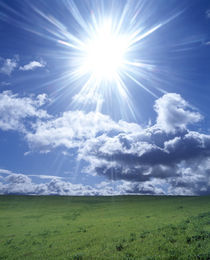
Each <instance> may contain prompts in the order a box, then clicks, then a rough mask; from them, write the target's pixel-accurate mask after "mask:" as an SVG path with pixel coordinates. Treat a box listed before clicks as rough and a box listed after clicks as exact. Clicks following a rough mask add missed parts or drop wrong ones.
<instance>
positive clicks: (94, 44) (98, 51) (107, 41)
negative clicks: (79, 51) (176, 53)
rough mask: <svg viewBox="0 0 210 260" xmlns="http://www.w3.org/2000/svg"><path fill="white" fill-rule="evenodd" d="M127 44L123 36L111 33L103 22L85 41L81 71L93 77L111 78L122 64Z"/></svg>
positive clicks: (116, 73) (100, 78) (99, 78)
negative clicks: (90, 37)
mask: <svg viewBox="0 0 210 260" xmlns="http://www.w3.org/2000/svg"><path fill="white" fill-rule="evenodd" d="M127 47H128V45H127V42H126V40H125V37H123V36H122V35H118V34H117V33H113V32H112V29H111V26H110V24H109V23H105V24H104V25H103V26H102V27H101V28H100V29H99V30H98V31H96V32H95V34H94V35H93V37H92V39H89V40H88V41H87V43H86V48H85V53H84V58H83V64H82V71H83V73H84V74H86V73H89V74H91V76H93V77H94V78H95V79H97V80H99V81H101V80H113V79H114V78H116V76H117V75H118V73H119V71H120V70H121V69H122V67H123V65H124V62H125V60H124V56H125V54H126V49H127Z"/></svg>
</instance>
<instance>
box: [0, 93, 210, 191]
mask: <svg viewBox="0 0 210 260" xmlns="http://www.w3.org/2000/svg"><path fill="white" fill-rule="evenodd" d="M2 95H3V94H2ZM5 95H6V97H7V98H8V96H9V98H13V99H18V100H19V99H20V100H21V101H20V100H19V102H26V103H27V104H28V103H30V102H29V100H28V99H27V98H19V97H17V96H13V95H12V94H11V93H9V94H8V93H4V96H5ZM29 99H30V98H29ZM39 100H40V98H39V97H36V98H35V99H33V101H31V102H32V103H30V107H32V108H33V109H32V110H31V109H29V111H33V112H30V113H29V112H28V113H26V112H25V113H26V114H24V113H23V116H18V117H17V118H16V119H15V123H14V124H12V125H11V126H10V124H9V123H8V122H12V117H13V113H9V117H11V118H10V119H9V120H8V118H7V117H6V116H5V119H4V121H3V122H4V123H5V122H6V123H5V126H4V124H3V123H2V125H3V127H1V129H3V130H9V129H16V130H19V131H22V129H23V128H24V123H22V119H24V118H25V117H28V116H29V117H32V116H36V117H37V118H38V120H36V121H35V122H33V125H32V127H31V128H29V129H26V127H25V132H24V134H25V140H26V141H27V142H28V144H29V147H30V149H31V150H34V151H38V152H42V151H46V150H47V151H51V150H53V149H56V148H58V147H59V149H63V150H65V151H66V150H71V149H74V153H75V151H76V153H75V156H76V158H77V160H83V161H84V162H85V163H86V167H85V168H83V172H84V173H86V174H91V175H100V176H104V177H106V178H107V180H112V181H114V182H116V183H117V184H118V185H117V187H118V188H117V191H118V192H124V193H126V194H127V193H129V194H130V193H138V194H172V195H175V194H176V195H177V194H179V195H200V194H209V193H210V178H209V176H210V135H208V134H203V133H200V132H198V131H191V130H190V128H189V127H190V126H191V125H195V124H196V123H197V122H199V121H200V120H202V115H201V114H200V113H199V112H198V111H196V110H195V109H194V108H193V107H192V106H191V105H190V104H189V103H188V102H187V101H186V100H184V99H183V98H182V97H181V96H180V95H179V94H176V93H168V94H165V95H163V96H162V97H161V98H159V99H157V100H156V101H155V104H154V110H155V112H156V113H157V118H156V122H155V123H154V124H153V125H151V126H149V127H144V128H143V127H141V126H140V125H138V124H136V123H128V122H125V121H122V120H120V121H118V122H115V121H113V120H112V119H111V118H110V117H109V116H107V115H104V114H101V113H99V112H90V113H84V112H83V111H77V110H76V111H66V112H64V113H63V114H61V115H60V116H58V117H55V116H54V117H53V116H51V117H49V116H47V115H48V114H47V112H46V111H45V113H44V110H42V109H40V106H41V105H42V104H40V103H39V102H40V101H39ZM6 103H8V102H6ZM13 103H14V102H13ZM7 110H11V111H12V110H13V107H10V108H9V109H7ZM1 111H3V109H2V110H1V109H0V114H1V113H2V112H1ZM17 122H18V123H17ZM16 124H17V125H18V124H20V126H19V127H15V126H14V125H16ZM7 125H9V126H7ZM0 126H1V124H0ZM57 182H58V180H57V181H56V183H57ZM59 182H61V180H59ZM30 185H31V184H29V183H28V186H30ZM60 185H61V183H60ZM62 185H64V184H62ZM62 185H61V186H62ZM66 185H67V184H66ZM68 185H70V184H68ZM64 186H65V185H64ZM65 187H66V186H65ZM64 189H66V190H68V188H64ZM104 189H105V188H104ZM60 193H62V192H60ZM98 194H99V193H98ZM120 194H121V193H120Z"/></svg>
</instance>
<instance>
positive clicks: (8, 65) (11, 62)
mask: <svg viewBox="0 0 210 260" xmlns="http://www.w3.org/2000/svg"><path fill="white" fill-rule="evenodd" d="M0 64H1V66H0V73H2V74H6V75H8V76H9V75H10V74H11V73H12V72H13V71H14V69H15V68H16V67H17V64H18V57H15V58H13V59H3V58H0Z"/></svg>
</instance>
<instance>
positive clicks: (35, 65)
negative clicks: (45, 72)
mask: <svg viewBox="0 0 210 260" xmlns="http://www.w3.org/2000/svg"><path fill="white" fill-rule="evenodd" d="M45 66H46V63H45V62H44V61H40V62H39V61H31V62H29V63H28V64H26V65H24V66H20V67H19V70H23V71H27V70H34V69H36V68H43V67H45Z"/></svg>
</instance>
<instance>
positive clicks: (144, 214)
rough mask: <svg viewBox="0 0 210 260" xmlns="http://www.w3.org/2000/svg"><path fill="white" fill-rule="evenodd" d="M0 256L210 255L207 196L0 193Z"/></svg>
mask: <svg viewBox="0 0 210 260" xmlns="http://www.w3.org/2000/svg"><path fill="white" fill-rule="evenodd" d="M0 259H210V197H164V196H162V197H161V196H119V197H118V196H116V197H59V196H58V197H56V196H48V197H47V196H42V197H35V196H0Z"/></svg>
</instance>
